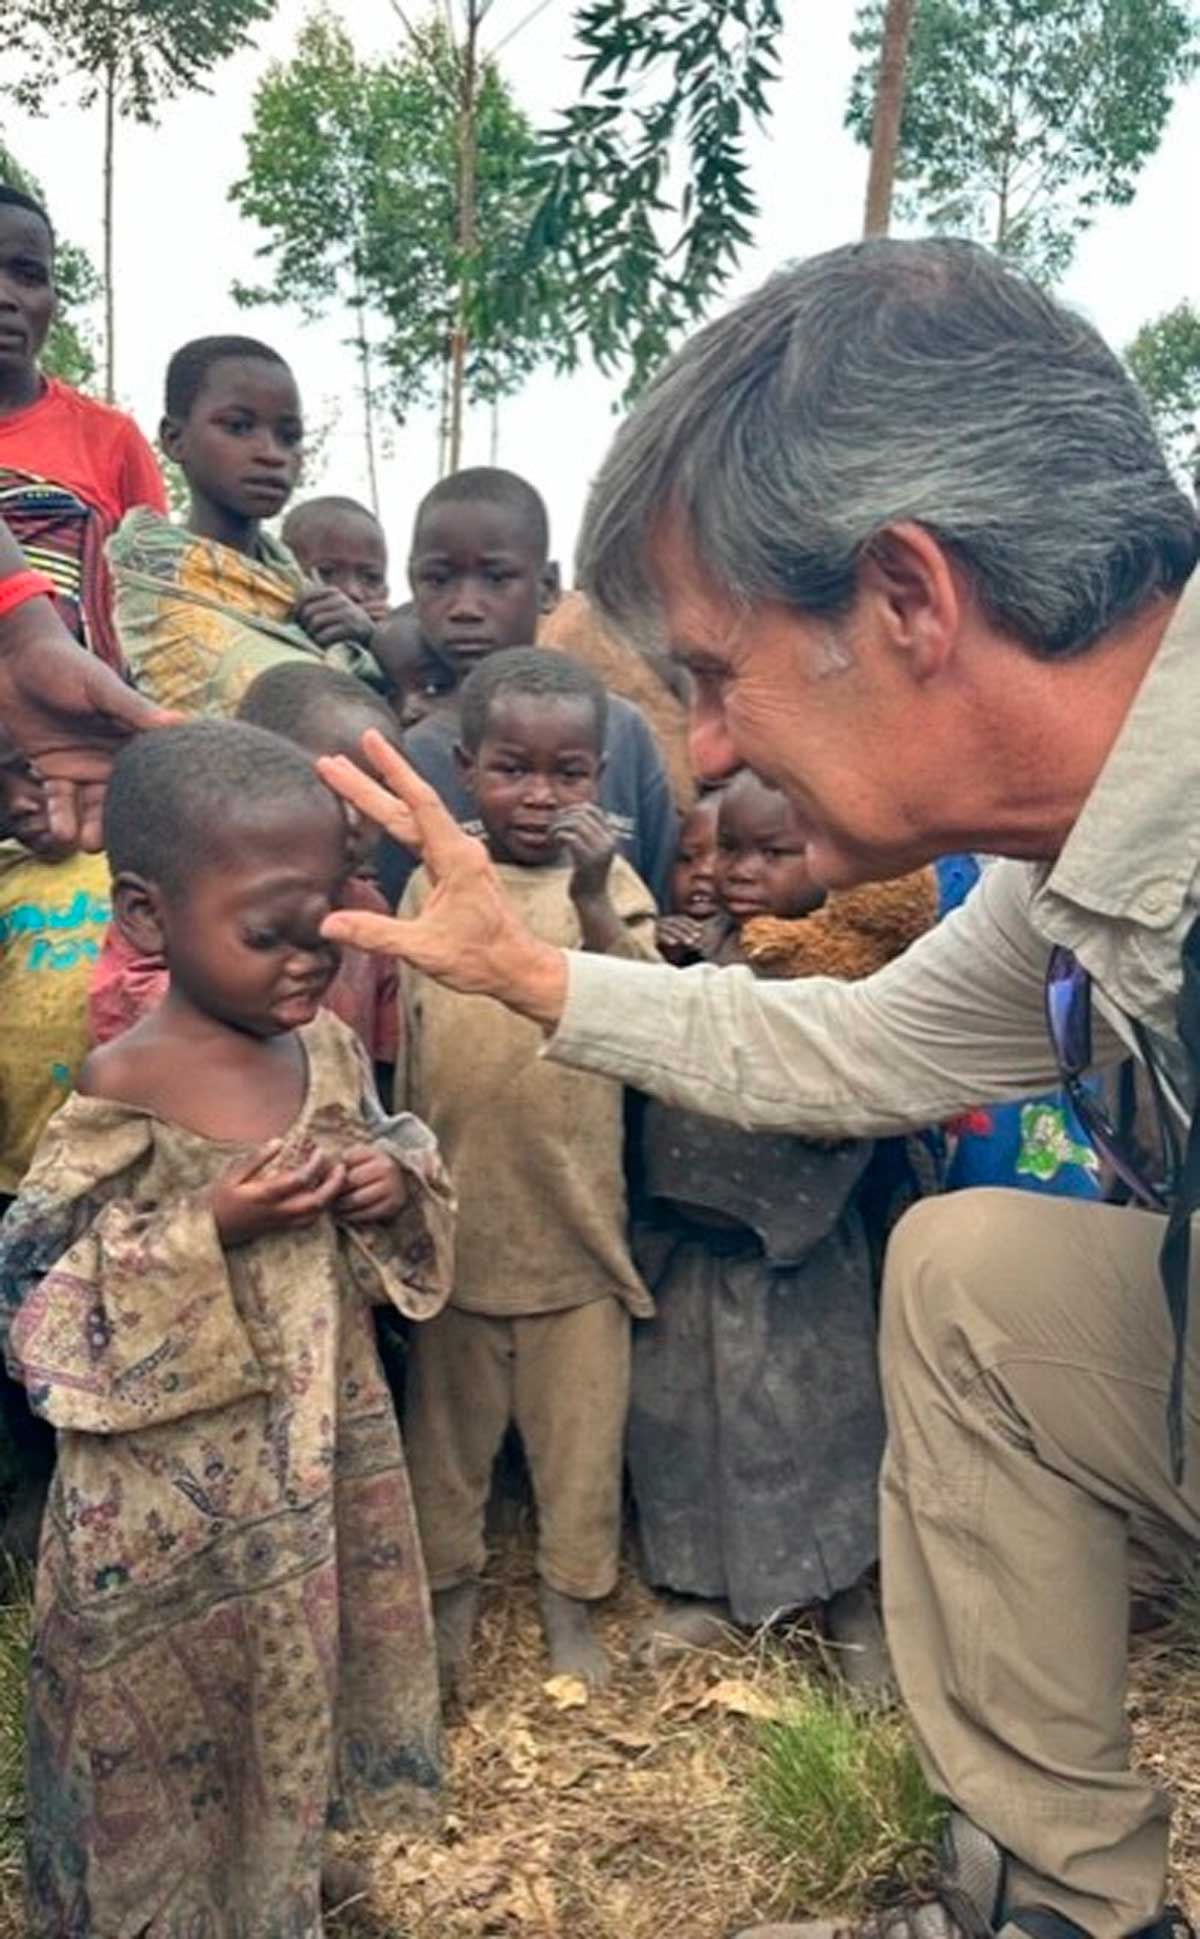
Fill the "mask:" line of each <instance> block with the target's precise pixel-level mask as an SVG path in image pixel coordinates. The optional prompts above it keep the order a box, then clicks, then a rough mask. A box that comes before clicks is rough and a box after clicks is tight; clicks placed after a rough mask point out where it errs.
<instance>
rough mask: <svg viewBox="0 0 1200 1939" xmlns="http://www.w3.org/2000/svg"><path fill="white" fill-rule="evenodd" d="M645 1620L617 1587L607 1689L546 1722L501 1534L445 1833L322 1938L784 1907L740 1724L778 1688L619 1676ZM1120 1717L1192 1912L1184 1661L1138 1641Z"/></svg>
mask: <svg viewBox="0 0 1200 1939" xmlns="http://www.w3.org/2000/svg"><path fill="white" fill-rule="evenodd" d="M649 1607H650V1601H649V1597H648V1596H647V1594H646V1592H645V1590H644V1589H642V1588H641V1586H640V1585H639V1584H638V1583H637V1581H636V1579H635V1578H634V1577H633V1576H632V1575H631V1574H626V1576H625V1577H624V1578H623V1580H622V1583H621V1586H620V1589H619V1591H618V1593H617V1595H616V1596H615V1597H614V1599H613V1602H612V1605H611V1607H610V1608H609V1609H608V1610H607V1611H606V1613H605V1616H604V1619H603V1628H604V1634H605V1639H606V1641H607V1643H608V1646H609V1648H610V1651H611V1653H612V1657H613V1662H614V1665H615V1666H616V1674H615V1676H614V1680H613V1687H612V1689H611V1690H610V1691H608V1692H607V1693H605V1694H604V1695H603V1696H600V1697H596V1698H593V1699H592V1701H591V1702H590V1703H589V1704H587V1705H586V1706H585V1707H580V1708H577V1709H560V1708H558V1707H557V1705H556V1703H555V1701H554V1697H553V1695H552V1694H549V1693H548V1692H547V1691H546V1689H545V1687H544V1679H545V1667H544V1664H543V1662H542V1659H541V1653H540V1638H539V1634H538V1626H537V1616H536V1609H535V1602H534V1580H533V1573H532V1567H531V1562H530V1555H529V1550H528V1545H527V1543H526V1542H525V1541H524V1540H522V1539H519V1538H518V1539H512V1538H511V1537H510V1539H509V1540H508V1541H507V1542H506V1543H505V1545H504V1549H503V1552H502V1554H501V1557H500V1560H499V1564H498V1567H497V1571H496V1579H495V1581H494V1583H493V1585H492V1588H491V1592H490V1595H489V1600H488V1604H487V1606H486V1610H485V1616H484V1622H483V1629H482V1634H481V1637H480V1640H479V1647H478V1657H477V1662H478V1672H477V1679H476V1688H477V1694H476V1699H475V1701H474V1703H473V1704H472V1705H471V1707H470V1709H469V1710H468V1712H467V1714H466V1715H465V1716H464V1717H463V1718H462V1719H461V1721H459V1722H458V1723H457V1724H456V1725H455V1726H454V1727H453V1729H452V1731H451V1736H450V1787H449V1788H450V1796H449V1816H448V1820H447V1823H446V1827H445V1831H444V1834H443V1836H442V1837H441V1838H440V1839H438V1840H436V1841H435V1840H428V1841H421V1842H419V1843H416V1844H408V1845H407V1846H405V1845H401V1844H400V1843H399V1842H396V1843H393V1844H385V1845H383V1846H382V1847H379V1846H377V1847H376V1848H375V1851H374V1854H373V1863H374V1867H375V1871H376V1877H377V1886H376V1889H375V1891H374V1893H373V1894H372V1898H371V1901H370V1905H369V1907H366V1906H364V1907H362V1908H354V1909H352V1910H349V1911H348V1912H347V1913H346V1914H345V1915H344V1917H343V1918H342V1919H340V1920H338V1921H335V1922H334V1924H333V1926H332V1928H331V1930H332V1932H334V1933H337V1934H338V1935H339V1939H351V1935H353V1939H358V1935H359V1934H360V1933H361V1934H362V1935H364V1939H365V1935H367V1934H370V1935H373V1936H374V1935H378V1939H484V1936H485V1935H504V1936H505V1939H510V1936H512V1939H517V1936H519V1939H728V1935H729V1934H730V1933H731V1932H733V1931H735V1930H736V1929H737V1928H738V1927H739V1926H740V1925H743V1924H745V1923H747V1922H749V1921H751V1920H752V1919H758V1920H764V1919H769V1918H780V1917H784V1916H786V1915H788V1914H789V1913H792V1914H796V1913H798V1912H800V1911H801V1908H798V1907H792V1906H789V1905H788V1904H787V1902H786V1898H785V1897H784V1896H781V1892H780V1885H779V1876H780V1866H779V1863H778V1859H777V1857H776V1855H775V1854H774V1853H773V1852H771V1851H770V1850H769V1849H768V1848H766V1846H765V1845H764V1843H763V1841H762V1839H761V1837H760V1835H759V1834H758V1833H757V1831H756V1829H755V1826H754V1824H753V1822H752V1818H751V1815H750V1812H749V1809H748V1805H747V1797H746V1779H747V1775H748V1772H749V1770H750V1767H751V1764H752V1761H753V1757H754V1726H753V1721H752V1719H748V1718H747V1715H746V1714H745V1712H746V1711H747V1710H750V1711H753V1709H754V1707H755V1697H756V1693H761V1694H762V1695H763V1698H764V1701H766V1700H768V1699H767V1692H771V1693H774V1692H775V1691H777V1689H778V1680H779V1676H780V1660H779V1653H778V1652H777V1651H773V1652H772V1653H771V1654H770V1655H767V1656H764V1655H763V1654H762V1653H761V1652H756V1651H755V1650H754V1649H753V1648H741V1649H738V1648H735V1647H733V1646H732V1645H731V1647H730V1650H729V1651H728V1652H727V1653H726V1652H714V1653H704V1654H698V1653H692V1654H689V1655H687V1656H684V1657H682V1658H680V1659H679V1660H678V1661H677V1662H676V1663H675V1664H674V1665H673V1666H672V1667H671V1669H670V1670H669V1671H668V1672H666V1673H662V1672H659V1673H656V1674H651V1673H649V1672H642V1671H634V1670H632V1669H631V1668H630V1667H629V1645H630V1640H631V1637H632V1635H633V1634H634V1632H635V1631H636V1629H637V1627H638V1625H639V1623H640V1622H641V1621H642V1620H644V1618H645V1616H646V1613H647V1611H648V1609H649ZM795 1647H796V1649H797V1652H798V1654H800V1655H803V1654H805V1652H804V1645H803V1640H802V1639H800V1640H799V1641H798V1642H797V1643H796V1645H795ZM808 1654H809V1660H810V1661H811V1653H808ZM1131 1710H1132V1715H1133V1720H1134V1729H1135V1734H1136V1739H1137V1745H1138V1752H1139V1755H1140V1756H1141V1757H1142V1759H1143V1760H1144V1761H1145V1762H1146V1763H1148V1764H1150V1765H1151V1766H1153V1767H1154V1769H1155V1771H1156V1774H1157V1775H1158V1776H1159V1778H1160V1779H1161V1781H1163V1782H1165V1783H1166V1784H1167V1785H1168V1786H1169V1788H1170V1789H1171V1790H1172V1792H1173V1794H1174V1796H1175V1799H1176V1817H1175V1850H1174V1857H1175V1870H1176V1875H1177V1876H1176V1881H1175V1889H1176V1891H1177V1894H1178V1896H1179V1897H1180V1899H1181V1900H1182V1902H1183V1903H1184V1905H1185V1907H1186V1909H1188V1910H1189V1911H1191V1912H1193V1913H1200V1659H1191V1658H1187V1657H1181V1656H1180V1654H1179V1652H1178V1651H1177V1650H1172V1649H1171V1648H1169V1647H1167V1646H1164V1645H1163V1644H1162V1643H1161V1642H1149V1643H1147V1642H1139V1644H1138V1645H1137V1648H1136V1651H1135V1672H1134V1694H1133V1701H1132V1705H1131Z"/></svg>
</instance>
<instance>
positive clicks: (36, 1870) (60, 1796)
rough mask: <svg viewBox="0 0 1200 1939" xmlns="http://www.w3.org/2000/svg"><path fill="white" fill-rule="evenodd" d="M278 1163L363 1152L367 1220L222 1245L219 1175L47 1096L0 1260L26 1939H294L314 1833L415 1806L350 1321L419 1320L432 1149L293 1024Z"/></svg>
mask: <svg viewBox="0 0 1200 1939" xmlns="http://www.w3.org/2000/svg"><path fill="white" fill-rule="evenodd" d="M302 1034H303V1040H304V1043H305V1048H306V1050H307V1053H308V1061H309V1082H308V1092H307V1096H306V1098H305V1101H304V1105H303V1107H302V1110H301V1112H300V1115H299V1117H298V1118H297V1120H296V1123H295V1124H294V1126H293V1128H292V1131H291V1132H290V1133H289V1135H288V1138H287V1140H286V1141H285V1149H284V1152H283V1154H282V1155H281V1158H280V1163H287V1162H294V1160H295V1155H296V1153H297V1150H298V1149H299V1148H302V1147H304V1146H306V1145H308V1144H310V1143H315V1144H317V1145H319V1146H320V1147H322V1148H324V1149H326V1150H329V1151H335V1152H336V1151H338V1150H340V1149H344V1148H345V1147H346V1146H347V1145H349V1144H350V1143H359V1142H361V1141H362V1139H363V1137H364V1135H366V1136H372V1137H377V1138H379V1139H380V1140H381V1141H383V1142H384V1143H385V1144H386V1146H387V1149H388V1150H389V1151H390V1152H392V1153H393V1155H394V1156H395V1157H396V1158H397V1160H398V1161H399V1162H400V1163H401V1164H402V1166H403V1167H404V1169H405V1171H406V1173H407V1175H408V1177H409V1180H410V1196H409V1198H408V1201H407V1203H406V1205H405V1206H404V1208H403V1210H402V1211H401V1213H400V1214H399V1216H398V1217H397V1218H396V1219H395V1220H394V1221H391V1222H389V1223H387V1224H377V1225H373V1226H368V1227H358V1228H353V1229H352V1228H350V1227H342V1228H339V1227H338V1226H337V1225H336V1224H335V1223H334V1221H333V1220H332V1218H331V1217H329V1216H328V1215H326V1216H325V1217H323V1218H322V1219H321V1220H320V1221H319V1222H318V1223H317V1224H315V1225H313V1226H310V1227H308V1228H306V1229H303V1230H297V1231H294V1232H290V1233H275V1234H272V1235H269V1236H267V1237H265V1238H262V1239H259V1240H257V1241H255V1242H254V1243H253V1244H250V1245H246V1246H241V1247H237V1248H235V1249H233V1250H231V1251H229V1252H225V1251H223V1249H222V1247H221V1245H220V1243H219V1240H218V1237H217V1233H216V1228H215V1226H214V1223H213V1219H212V1215H211V1213H210V1212H209V1210H208V1209H207V1196H206V1195H207V1191H208V1188H209V1187H210V1186H211V1184H212V1182H213V1180H214V1179H215V1178H216V1177H217V1176H218V1175H219V1174H220V1173H221V1172H223V1171H224V1170H225V1169H226V1167H227V1166H228V1165H229V1163H230V1162H231V1160H232V1159H233V1158H234V1157H235V1156H237V1155H238V1154H239V1150H240V1148H239V1147H236V1146H230V1145H228V1144H223V1143H221V1144H218V1143H214V1142H213V1141H211V1140H209V1139H206V1138H202V1137H200V1136H198V1135H196V1134H195V1133H193V1132H190V1131H186V1130H184V1129H182V1128H181V1127H179V1126H177V1125H171V1124H166V1123H164V1122H162V1121H161V1120H159V1119H158V1118H156V1117H154V1116H152V1115H151V1114H150V1113H149V1112H146V1111H141V1110H136V1109H132V1108H129V1107H126V1106H123V1105H118V1104H114V1103H110V1102H106V1101H103V1100H100V1099H96V1098H88V1097H80V1096H76V1097H75V1098H73V1099H72V1100H71V1102H70V1104H69V1105H67V1106H66V1107H65V1108H64V1110H63V1111H62V1112H60V1113H59V1115H58V1117H57V1118H56V1119H55V1120H54V1122H53V1124H52V1125H51V1127H50V1130H49V1131H48V1133H47V1135H46V1138H45V1140H44V1142H43V1144H42V1147H41V1150H40V1152H39V1154H38V1156H37V1159H36V1160H35V1162H34V1165H33V1168H32V1170H31V1172H30V1174H29V1177H28V1179H27V1180H26V1183H25V1187H24V1189H23V1191H22V1193H21V1196H20V1198H19V1199H18V1201H17V1203H16V1205H15V1207H14V1208H13V1210H12V1211H11V1212H10V1214H9V1216H8V1219H7V1220H6V1222H5V1225H4V1228H3V1235H2V1239H0V1298H2V1301H3V1310H4V1313H5V1317H6V1318H7V1319H8V1320H9V1321H10V1322H11V1332H10V1336H9V1356H10V1360H11V1362H12V1364H13V1365H14V1367H15V1368H16V1369H17V1370H19V1371H20V1372H21V1374H22V1377H23V1378H24V1380H25V1382H26V1385H27V1388H28V1391H29V1394H30V1398H31V1400H32V1402H33V1404H34V1406H35V1407H36V1408H37V1409H38V1410H39V1411H40V1412H41V1413H42V1414H43V1415H44V1416H45V1417H46V1419H48V1420H49V1421H51V1422H52V1423H53V1424H54V1425H55V1427H56V1428H57V1429H58V1433H59V1467H58V1473H57V1476H56V1479H55V1483H54V1488H53V1492H52V1494H51V1499H50V1506H49V1510H48V1513H47V1518H46V1524H45V1528H44V1532H43V1538H42V1553H41V1563H40V1567H39V1571H38V1582H37V1607H36V1628H35V1641H34V1653H33V1662H32V1670H31V1675H30V1691H29V1788H28V1795H29V1813H30V1815H29V1878H30V1893H31V1913H32V1927H31V1929H32V1930H33V1931H34V1932H36V1933H37V1934H39V1935H44V1936H45V1939H61V1936H62V1934H64V1933H66V1932H71V1933H76V1934H78V1935H79V1939H123V1936H126V1935H127V1936H128V1939H132V1936H133V1935H135V1934H138V1935H140V1934H146V1935H149V1939H168V1935H169V1939H182V1936H183V1935H185V1934H186V1935H191V1934H193V1933H196V1934H198V1933H201V1932H203V1933H204V1934H205V1935H206V1939H317V1936H318V1935H319V1934H320V1932H321V1917H320V1906H319V1870H320V1857H321V1840H322V1830H323V1827H324V1824H325V1821H326V1815H327V1813H332V1814H333V1815H334V1817H335V1819H336V1820H337V1821H338V1822H342V1823H348V1824H361V1825H383V1824H388V1825H391V1824H394V1823H395V1822H396V1820H397V1817H398V1816H402V1815H403V1812H404V1810H405V1809H406V1808H407V1807H409V1806H411V1805H427V1804H428V1803H429V1801H430V1800H431V1799H432V1798H433V1796H434V1794H435V1793H436V1790H437V1786H438V1781H439V1770H440V1754H441V1753H440V1736H439V1723H438V1703H437V1691H436V1680H435V1668H434V1661H433V1651H432V1628H431V1623H430V1617H429V1607H428V1598H427V1592H426V1587H425V1578H424V1571H423V1569H422V1566H421V1561H420V1555H419V1550H418V1546H417V1539H416V1531H415V1527H414V1522H413V1515H412V1507H411V1501H410V1496H409V1488H408V1481H407V1477H406V1473H405V1467H404V1457H403V1453H402V1451H401V1447H400V1441H399V1435H398V1432H397V1428H396V1423H395V1417H394V1415H393V1412H392V1409H391V1406H390V1403H389V1400H388V1396H387V1392H386V1389H385V1386H384V1382H383V1378H382V1375H381V1372H380V1369H379V1365H378V1361H377V1359H376V1355H375V1348H374V1342H373V1336H372V1331H371V1325H370V1316H369V1307H370V1305H371V1303H373V1302H391V1303H392V1304H394V1305H396V1306H398V1307H399V1308H400V1309H401V1310H402V1311H403V1312H405V1313H408V1314H410V1315H411V1316H413V1317H414V1318H426V1317H428V1316H429V1315H431V1314H432V1313H434V1312H436V1311H437V1309H438V1307H439V1306H440V1305H441V1304H442V1302H443V1300H444V1298H445V1296H446V1292H447V1290H448V1285H449V1276H450V1266H449V1261H450V1244H451V1236H450V1228H451V1218H452V1213H451V1201H450V1195H449V1191H448V1188H447V1186H446V1182H445V1178H444V1174H443V1173H442V1170H441V1167H440V1165H439V1163H438V1159H437V1154H436V1150H435V1148H434V1146H433V1142H432V1140H431V1139H430V1137H429V1135H428V1133H427V1132H426V1131H425V1129H424V1127H423V1126H420V1125H419V1124H417V1123H416V1122H415V1121H414V1120H412V1119H393V1120H386V1121H385V1120H383V1119H382V1117H381V1116H380V1115H379V1112H378V1106H377V1105H376V1104H374V1100H373V1093H372V1092H370V1090H369V1080H368V1078H367V1073H366V1070H365V1064H364V1060H363V1056H362V1052H361V1050H360V1049H359V1048H358V1046H357V1044H356V1043H355V1041H354V1039H353V1038H352V1037H351V1035H350V1033H349V1032H348V1031H347V1030H346V1029H345V1028H344V1027H343V1026H342V1025H341V1024H340V1023H338V1022H336V1021H335V1020H334V1019H332V1018H330V1017H327V1016H326V1017H320V1018H318V1019H317V1021H316V1022H314V1023H313V1024H311V1025H309V1027H308V1028H307V1029H306V1030H305V1031H304V1032H303V1033H302Z"/></svg>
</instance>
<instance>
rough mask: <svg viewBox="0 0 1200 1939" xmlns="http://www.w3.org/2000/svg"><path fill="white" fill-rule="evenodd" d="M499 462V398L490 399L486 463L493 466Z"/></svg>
mask: <svg viewBox="0 0 1200 1939" xmlns="http://www.w3.org/2000/svg"><path fill="white" fill-rule="evenodd" d="M499 462H500V399H499V398H498V397H493V399H492V434H491V437H490V438H489V439H488V463H489V464H490V465H492V466H493V467H494V466H496V465H498V464H499Z"/></svg>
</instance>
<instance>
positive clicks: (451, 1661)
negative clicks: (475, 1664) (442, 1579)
mask: <svg viewBox="0 0 1200 1939" xmlns="http://www.w3.org/2000/svg"><path fill="white" fill-rule="evenodd" d="M479 1596H480V1584H479V1582H478V1580H477V1579H475V1578H472V1580H471V1581H470V1582H457V1583H455V1585H454V1587H453V1589H435V1590H434V1592H433V1627H434V1634H435V1636H436V1639H437V1658H438V1680H439V1682H440V1683H441V1686H442V1702H443V1703H444V1704H447V1705H449V1704H462V1703H467V1702H469V1700H470V1695H471V1644H472V1643H473V1642H474V1640H475V1625H476V1623H477V1622H478V1620H479Z"/></svg>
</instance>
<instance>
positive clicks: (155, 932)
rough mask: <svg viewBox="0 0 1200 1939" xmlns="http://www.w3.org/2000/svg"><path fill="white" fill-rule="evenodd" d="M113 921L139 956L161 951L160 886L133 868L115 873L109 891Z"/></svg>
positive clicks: (156, 954)
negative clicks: (136, 873) (111, 890)
mask: <svg viewBox="0 0 1200 1939" xmlns="http://www.w3.org/2000/svg"><path fill="white" fill-rule="evenodd" d="M112 904H113V921H114V923H115V924H116V926H117V930H118V932H119V933H120V935H121V936H122V937H123V938H124V940H125V941H126V942H127V943H128V944H129V947H130V948H131V949H134V950H136V951H137V953H138V955H139V956H161V955H162V953H163V940H164V938H163V922H162V890H161V889H159V888H156V887H155V885H154V883H153V882H147V881H146V879H145V877H144V876H141V875H135V874H134V873H133V872H132V870H130V871H128V872H127V873H125V874H122V875H118V877H117V879H116V881H115V882H114V883H113V892H112Z"/></svg>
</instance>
